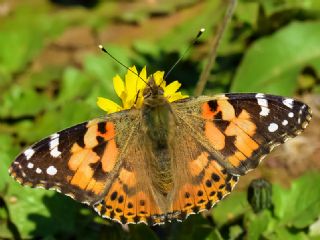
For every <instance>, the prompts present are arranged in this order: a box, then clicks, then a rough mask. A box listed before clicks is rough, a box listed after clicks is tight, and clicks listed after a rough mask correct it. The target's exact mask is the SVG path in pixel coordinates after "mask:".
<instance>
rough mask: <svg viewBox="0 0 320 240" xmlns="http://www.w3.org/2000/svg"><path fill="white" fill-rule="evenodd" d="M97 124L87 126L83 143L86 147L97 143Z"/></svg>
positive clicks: (91, 146)
mask: <svg viewBox="0 0 320 240" xmlns="http://www.w3.org/2000/svg"><path fill="white" fill-rule="evenodd" d="M97 131H98V125H97V124H93V125H90V126H89V127H88V130H87V132H86V134H85V135H84V144H85V146H86V148H94V147H95V146H97V145H98V141H97Z"/></svg>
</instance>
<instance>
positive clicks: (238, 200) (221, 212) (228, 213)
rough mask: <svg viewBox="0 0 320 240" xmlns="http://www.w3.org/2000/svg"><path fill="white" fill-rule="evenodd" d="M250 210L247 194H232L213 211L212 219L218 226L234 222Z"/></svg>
mask: <svg viewBox="0 0 320 240" xmlns="http://www.w3.org/2000/svg"><path fill="white" fill-rule="evenodd" d="M248 209H250V206H249V204H248V202H247V198H246V193H245V192H232V193H231V194H230V195H229V196H227V197H226V198H225V199H223V200H222V201H221V202H219V203H218V204H217V205H216V207H214V208H213V210H212V217H213V219H214V221H215V222H216V224H217V225H218V226H222V225H224V224H227V223H228V222H232V221H233V220H235V219H236V218H238V217H240V216H241V215H242V214H244V213H245V212H246V211H248Z"/></svg>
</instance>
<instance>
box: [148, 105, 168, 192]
mask: <svg viewBox="0 0 320 240" xmlns="http://www.w3.org/2000/svg"><path fill="white" fill-rule="evenodd" d="M142 114H143V115H142V119H143V125H144V131H145V133H146V134H145V138H146V139H145V140H144V143H145V144H146V149H147V151H149V153H148V155H149V156H150V159H148V161H149V162H148V164H149V167H150V173H152V174H153V175H154V176H152V181H153V184H154V186H155V188H156V189H157V190H158V191H159V193H161V194H162V195H163V196H166V195H167V194H168V192H170V191H171V190H172V187H173V178H172V166H171V156H170V139H171V138H172V137H171V136H172V135H173V134H174V133H172V128H170V124H171V122H172V120H173V116H172V112H171V109H170V106H169V104H163V105H158V106H155V107H151V106H145V107H144V109H143V111H142Z"/></svg>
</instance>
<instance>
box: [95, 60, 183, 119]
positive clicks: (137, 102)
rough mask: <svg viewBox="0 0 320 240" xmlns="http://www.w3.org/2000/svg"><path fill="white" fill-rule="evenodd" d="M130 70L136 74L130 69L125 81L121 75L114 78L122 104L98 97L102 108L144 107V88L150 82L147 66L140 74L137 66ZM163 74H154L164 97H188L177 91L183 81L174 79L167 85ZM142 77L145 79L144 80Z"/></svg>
mask: <svg viewBox="0 0 320 240" xmlns="http://www.w3.org/2000/svg"><path fill="white" fill-rule="evenodd" d="M130 70H131V71H133V72H134V73H136V74H134V73H133V72H131V71H129V70H128V72H127V74H126V76H125V81H123V80H122V79H121V78H120V76H119V75H117V76H115V77H114V78H113V86H114V90H115V92H116V93H117V95H118V96H119V97H120V99H121V101H122V106H120V105H118V104H116V103H115V102H113V101H111V100H109V99H106V98H103V97H98V101H97V105H98V106H99V107H100V108H101V109H102V110H104V111H106V112H107V113H114V112H118V111H121V110H125V109H131V108H137V109H139V108H141V107H142V104H143V100H144V98H143V90H144V89H145V88H146V86H147V84H146V82H148V79H147V70H146V67H144V68H143V69H142V70H141V72H140V73H139V74H138V71H137V69H136V67H135V66H133V67H131V68H130ZM138 76H139V77H138ZM163 76H164V72H163V71H157V72H155V73H154V74H153V77H154V80H155V82H156V84H157V85H160V84H161V87H162V88H163V90H164V97H166V98H167V99H168V101H169V102H173V101H176V100H179V99H183V98H186V97H188V96H187V95H182V94H181V92H177V90H178V89H179V88H180V86H181V83H179V82H178V81H174V82H172V83H170V84H169V85H166V82H165V81H164V80H163ZM141 78H142V79H143V80H144V81H142V79H141Z"/></svg>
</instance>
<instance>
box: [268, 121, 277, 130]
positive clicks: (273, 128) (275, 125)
mask: <svg viewBox="0 0 320 240" xmlns="http://www.w3.org/2000/svg"><path fill="white" fill-rule="evenodd" d="M278 128H279V127H278V124H276V123H270V124H269V126H268V131H269V132H275V131H277V130H278Z"/></svg>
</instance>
